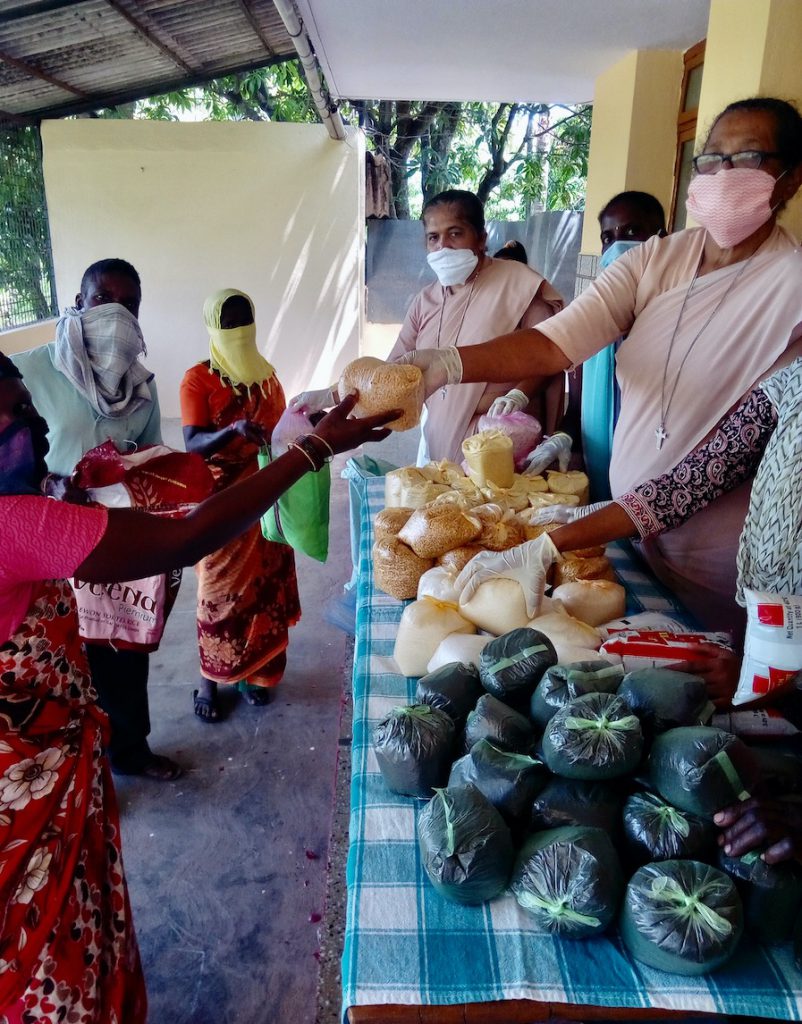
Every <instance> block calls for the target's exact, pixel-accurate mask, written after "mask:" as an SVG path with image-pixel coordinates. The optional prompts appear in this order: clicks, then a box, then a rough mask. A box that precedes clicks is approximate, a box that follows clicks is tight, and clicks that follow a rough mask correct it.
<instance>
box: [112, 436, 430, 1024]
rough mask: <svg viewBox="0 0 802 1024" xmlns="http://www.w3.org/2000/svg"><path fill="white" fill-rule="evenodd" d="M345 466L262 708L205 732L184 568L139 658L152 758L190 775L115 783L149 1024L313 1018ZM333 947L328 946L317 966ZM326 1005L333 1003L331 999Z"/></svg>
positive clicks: (237, 705)
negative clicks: (281, 674)
mask: <svg viewBox="0 0 802 1024" xmlns="http://www.w3.org/2000/svg"><path fill="white" fill-rule="evenodd" d="M164 432H165V440H166V441H167V443H169V444H173V445H174V446H175V447H182V445H181V442H180V432H179V431H178V428H177V424H176V423H175V422H174V421H167V422H166V423H165V431H164ZM415 446H416V439H415V437H414V435H412V434H409V435H404V436H403V438H402V437H400V436H398V435H394V436H393V437H392V438H391V439H388V441H387V442H385V443H384V444H382V445H381V446H370V448H369V450H370V451H371V453H374V454H377V455H380V456H382V457H384V458H387V459H388V460H390V461H394V462H396V464H404V463H406V462H410V461H414V451H415ZM343 462H344V459H339V460H338V461H337V464H336V465H335V472H334V473H333V474H332V477H333V488H332V506H331V550H330V555H329V560H328V562H327V563H326V564H325V565H320V564H319V563H317V562H313V561H311V560H310V559H307V558H305V557H304V556H299V557H298V559H297V563H298V576H299V584H300V589H301V601H302V605H303V617H302V619H301V622H300V623H299V625H298V626H296V627H295V629H294V630H293V631H292V634H291V641H290V648H289V659H288V668H287V673H286V676H285V678H284V681H283V682H282V684H281V685H280V687H279V688H278V690H277V691H276V693H275V695H274V698H273V700H272V702H271V703H270V704H269V705H268V706H267V707H265V708H251V707H249V706H248V705H246V704H244V703H243V702H241V701H240V700H238V699H236V697H235V695H233V694H232V695H231V696H232V703H231V708H230V714H229V715H228V717H227V718H226V720H225V721H224V722H222V723H220V724H217V725H205V724H204V723H202V722H201V721H200V720H199V719H197V718H196V717H195V716H194V715H193V713H192V699H191V698H192V690H193V688H194V687H195V686H196V685H197V683H196V677H197V673H198V659H197V650H196V645H195V618H194V610H195V579H194V572H193V571H192V570H191V569H190V570H187V571H186V573H185V577H184V583H183V585H182V589H181V593H180V595H179V599H178V601H177V603H176V606H175V608H174V609H173V612H172V616H171V618H170V621H169V623H168V626H167V630H166V633H165V637H164V640H163V641H162V645H161V648H160V650H159V651H158V652H157V653H156V654H154V655H153V656H152V658H151V674H150V700H151V720H152V733H151V746H152V747H153V749H154V750H156V751H157V752H160V753H165V754H169V755H171V756H174V757H176V758H177V759H178V760H179V761H180V762H181V763H182V764H183V765H185V766H186V768H187V771H186V775H185V776H184V777H183V778H181V779H179V780H178V781H176V782H172V783H157V782H154V781H151V780H143V779H136V778H118V779H117V792H118V795H119V801H120V809H121V818H122V831H123V854H124V858H125V865H126V873H127V876H128V883H129V888H130V891H131V899H132V903H133V909H134V920H135V923H136V928H137V933H138V936H139V943H140V947H141V951H142V958H143V962H144V967H145V973H146V978H147V983H148V991H149V998H150V1014H149V1021H150V1024H168V1022H169V1024H262V1022H274V1021H284V1022H291V1024H313V1022H314V1021H315V1018H316V992H317V988H318V982H319V973H320V962H319V960H320V956H321V953H320V946H319V934H318V933H319V929H320V928H321V920H323V924H324V925H326V928H327V932H328V933H329V936H331V934H332V933H333V934H334V935H335V936H336V933H337V931H338V929H339V928H341V927H342V921H341V920H340V921H336V920H335V921H332V920H328V921H326V920H324V918H325V906H324V903H325V893H326V865H327V854H328V848H329V838H330V833H331V826H332V809H333V801H334V794H335V770H336V765H337V750H338V743H339V741H340V717H341V712H342V707H343V704H342V701H343V691H344V686H345V687H347V688H349V687H350V676H349V678H347V679H346V677H345V674H344V665H345V661H346V651H347V637H346V636H345V634H344V633H342V632H340V631H339V630H337V629H335V628H334V627H332V626H331V625H329V623H327V622H326V621H325V619H324V617H323V611H324V608H325V605H326V603H327V602H328V601H329V600H330V599H332V598H336V597H338V596H339V595H340V594H341V593H342V584H343V583H344V582H345V580H347V579H348V577H349V575H350V570H351V558H350V543H349V527H348V507H347V502H348V497H347V487H346V484H345V482H344V481H342V480H340V479H339V467H340V466H341V465H342V463H343ZM343 743H344V744H345V745H346V747H347V738H345V739H344V740H343ZM343 752H344V753H345V750H344V751H343ZM341 817H342V816H340V818H341ZM339 828H340V831H342V830H343V828H344V826H343V824H342V822H341V823H340V826H339ZM340 838H341V839H342V837H340ZM337 913H338V914H339V913H340V911H337ZM335 947H336V941H335V942H334V943H332V942H331V940H330V938H329V940H328V941H326V943H325V951H326V952H325V955H326V956H329V957H331V956H333V954H332V949H335ZM329 966H331V965H329ZM334 973H335V975H336V971H335V972H334ZM328 976H329V978H330V977H331V976H332V974H331V971H329V972H328ZM327 984H329V987H330V982H328V983H327ZM325 997H326V1000H327V1001H328V1003H329V1004H330V1005H332V1004H333V1005H336V1003H337V1000H338V998H339V995H338V993H335V992H332V991H330V990H329V991H328V992H326V993H325ZM332 1008H333V1007H332Z"/></svg>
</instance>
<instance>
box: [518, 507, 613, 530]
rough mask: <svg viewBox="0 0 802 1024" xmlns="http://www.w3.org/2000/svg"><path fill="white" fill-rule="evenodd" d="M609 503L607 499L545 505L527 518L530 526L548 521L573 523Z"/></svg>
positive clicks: (545, 523)
mask: <svg viewBox="0 0 802 1024" xmlns="http://www.w3.org/2000/svg"><path fill="white" fill-rule="evenodd" d="M609 504H611V502H609V501H597V502H595V503H594V504H593V505H546V506H545V507H544V508H539V509H538V510H537V511H536V512H533V513H532V514H531V515H530V516H527V520H528V522H530V523H531V524H532V526H546V525H547V524H548V523H575V522H576V521H577V519H584V518H585V516H589V515H591V514H592V513H593V512H598V511H599V509H600V508H606V506H607V505H609Z"/></svg>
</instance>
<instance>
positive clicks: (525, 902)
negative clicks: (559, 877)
mask: <svg viewBox="0 0 802 1024" xmlns="http://www.w3.org/2000/svg"><path fill="white" fill-rule="evenodd" d="M518 902H519V903H520V904H521V906H522V907H525V908H526V909H527V910H545V912H546V913H547V914H548V916H549V917H550V918H551V919H552V921H557V922H566V923H567V924H582V925H588V926H589V927H591V928H598V927H599V925H600V924H601V921H600V920H599V918H598V917H592V916H591V915H590V914H580V913H579V911H578V910H574V909H573V908H572V907H570V906H569V905H568V898H567V897H565V896H564V897H563V898H562V899H557V900H546V899H543V897H542V896H537V895H536V894H535V893H533V892H528V891H527V892H522V893H520V895H518Z"/></svg>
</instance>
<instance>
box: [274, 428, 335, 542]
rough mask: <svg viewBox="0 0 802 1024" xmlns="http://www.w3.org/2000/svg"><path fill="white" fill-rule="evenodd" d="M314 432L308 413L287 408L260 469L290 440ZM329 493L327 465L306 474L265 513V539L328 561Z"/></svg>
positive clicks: (329, 483)
mask: <svg viewBox="0 0 802 1024" xmlns="http://www.w3.org/2000/svg"><path fill="white" fill-rule="evenodd" d="M314 431H315V428H314V426H313V425H312V421H311V420H310V419H309V417H308V416H307V415H306V413H303V412H293V411H292V410H290V409H285V410H284V412H283V413H282V414H281V417H280V418H279V421H278V423H277V424H276V426H275V427H274V429H273V435H272V438H271V443H270V445H269V446H267V447H266V448H263V449H262V450H261V451H260V452H259V455H258V461H259V468H260V469H263V468H264V467H265V466H268V465H270V463H271V462H272V461H273V459H274V458H278V457H279V456H280V455H283V454H284V453H285V452H286V451H287V442H288V441H292V440H293V439H294V438H296V437H298V435H299V434H312V433H314ZM330 494H331V470H330V468H329V465H328V463H326V464H325V465H324V466H323V468H322V469H321V470H320V472H318V473H305V474H304V475H303V476H302V477H301V479H300V480H298V481H297V482H296V483H294V484H293V485H292V487H290V488H288V489H287V490H286V491H285V492H284V493H283V494H282V495H280V497H279V498H278V499H277V500H276V501H275V502H274V503H273V505H271V507H270V508H269V509H268V510H267V512H265V514H264V515H263V516H262V520H261V522H262V535H263V537H264V538H265V539H266V540H269V541H273V543H274V544H288V545H289V546H290V547H291V548H293V550H295V551H301V552H302V553H303V554H305V555H309V557H310V558H314V559H316V560H317V561H318V562H325V561H326V559H327V558H328V554H329V497H330Z"/></svg>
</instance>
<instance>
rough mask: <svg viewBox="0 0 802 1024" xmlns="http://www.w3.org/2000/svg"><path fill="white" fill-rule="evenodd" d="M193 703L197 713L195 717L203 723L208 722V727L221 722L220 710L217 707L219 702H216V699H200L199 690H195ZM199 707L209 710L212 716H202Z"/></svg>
mask: <svg viewBox="0 0 802 1024" xmlns="http://www.w3.org/2000/svg"><path fill="white" fill-rule="evenodd" d="M192 701H193V705H192V707H193V710H194V712H195V717H196V718H199V719H200V720H201V721H202V722H206V724H207V725H215V724H216V723H217V722H219V721H221V718H220V709H219V707H218V706H217V701H216V700H215V698H214V697H199V696H198V691H197V690H193V691H192ZM199 707H202V708H208V709H209V710H210V711H211V712H212V714H210V715H202V714H201V713H200V712H199V711H198V708H199Z"/></svg>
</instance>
